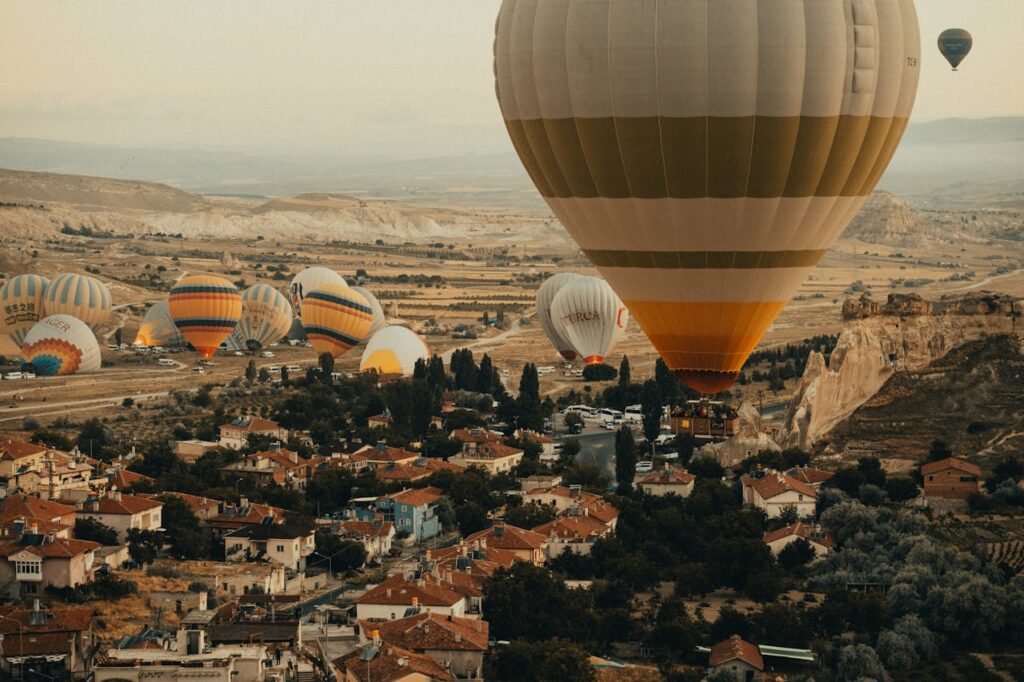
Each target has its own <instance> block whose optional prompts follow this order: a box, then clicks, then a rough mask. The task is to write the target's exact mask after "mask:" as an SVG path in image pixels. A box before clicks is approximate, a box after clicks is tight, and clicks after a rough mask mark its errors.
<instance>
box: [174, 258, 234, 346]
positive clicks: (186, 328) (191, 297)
mask: <svg viewBox="0 0 1024 682" xmlns="http://www.w3.org/2000/svg"><path fill="white" fill-rule="evenodd" d="M169 306H170V311H171V319H172V320H174V324H175V326H177V328H178V330H179V331H180V332H181V334H182V336H184V337H185V339H186V340H188V342H189V343H191V344H192V347H193V348H195V349H196V352H197V353H199V354H200V355H202V356H203V357H204V358H210V357H212V356H213V354H214V353H216V352H217V349H218V348H219V347H220V344H222V343H224V341H225V340H226V339H227V338H228V336H229V335H230V334H231V332H232V331H234V329H235V326H236V325H237V324H238V320H239V319H240V318H241V317H242V296H241V295H240V294H239V293H238V289H237V288H236V287H235V285H234V284H232V283H231V282H229V281H227V280H226V279H223V278H221V277H212V276H210V275H193V276H192V277H185V278H184V279H181V280H179V281H178V283H177V284H175V285H174V288H172V289H171V295H170V297H169Z"/></svg>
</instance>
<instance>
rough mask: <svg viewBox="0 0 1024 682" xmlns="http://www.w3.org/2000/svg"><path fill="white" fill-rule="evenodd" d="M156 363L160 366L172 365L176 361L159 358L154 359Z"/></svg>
mask: <svg viewBox="0 0 1024 682" xmlns="http://www.w3.org/2000/svg"><path fill="white" fill-rule="evenodd" d="M156 364H158V365H160V366H161V367H174V365H175V364H177V363H175V362H174V360H171V359H170V358H160V359H159V360H157V361H156Z"/></svg>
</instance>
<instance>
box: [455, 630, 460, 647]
mask: <svg viewBox="0 0 1024 682" xmlns="http://www.w3.org/2000/svg"><path fill="white" fill-rule="evenodd" d="M461 642H462V633H461V632H456V633H455V643H456V644H459V643H461Z"/></svg>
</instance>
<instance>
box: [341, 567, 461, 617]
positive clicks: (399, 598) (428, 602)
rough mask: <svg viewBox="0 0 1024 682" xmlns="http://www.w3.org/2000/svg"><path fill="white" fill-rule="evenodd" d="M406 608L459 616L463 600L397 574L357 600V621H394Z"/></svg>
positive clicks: (450, 593)
mask: <svg viewBox="0 0 1024 682" xmlns="http://www.w3.org/2000/svg"><path fill="white" fill-rule="evenodd" d="M409 609H419V610H420V611H426V612H429V613H438V614H441V615H443V616H454V617H462V616H465V615H466V598H465V597H463V596H462V595H461V594H459V593H457V592H453V591H452V590H449V589H447V588H446V587H442V586H441V585H438V584H437V583H433V582H427V581H426V580H415V581H414V580H407V579H406V578H405V576H403V575H401V574H396V575H393V576H391V577H390V578H388V579H387V580H385V581H384V582H382V583H381V584H380V585H377V587H375V588H373V589H372V590H369V591H368V592H365V593H364V594H363V595H362V596H360V597H359V598H357V599H356V617H357V618H358V619H359V620H395V619H397V618H404V617H405V616H406V611H407V610H409Z"/></svg>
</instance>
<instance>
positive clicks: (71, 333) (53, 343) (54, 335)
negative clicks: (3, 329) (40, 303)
mask: <svg viewBox="0 0 1024 682" xmlns="http://www.w3.org/2000/svg"><path fill="white" fill-rule="evenodd" d="M21 354H22V356H23V357H24V358H25V362H27V363H29V364H31V365H32V367H33V368H34V369H35V373H36V374H38V375H40V376H58V375H60V376H65V375H70V374H79V373H82V372H95V371H97V370H99V368H100V366H101V365H102V361H101V359H100V346H99V343H98V342H97V341H96V336H95V334H93V331H92V330H91V329H89V327H88V326H87V325H86V324H85V323H84V322H82V321H81V320H79V319H78V318H76V317H72V316H71V315H50V316H48V317H45V318H43V319H42V320H40V321H39V322H38V323H36V325H35V326H34V327H32V329H30V330H29V332H28V334H26V335H25V343H24V344H23V345H22V347H21Z"/></svg>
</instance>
